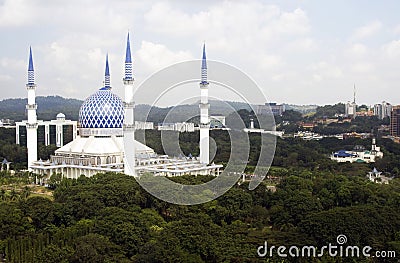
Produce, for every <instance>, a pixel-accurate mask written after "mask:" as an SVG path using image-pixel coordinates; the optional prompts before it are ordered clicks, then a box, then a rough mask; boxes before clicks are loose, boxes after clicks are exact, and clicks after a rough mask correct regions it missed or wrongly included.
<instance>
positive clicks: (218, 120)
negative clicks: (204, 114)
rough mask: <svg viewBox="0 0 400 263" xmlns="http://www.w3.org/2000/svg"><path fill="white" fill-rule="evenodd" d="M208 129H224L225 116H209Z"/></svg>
mask: <svg viewBox="0 0 400 263" xmlns="http://www.w3.org/2000/svg"><path fill="white" fill-rule="evenodd" d="M210 127H211V128H223V127H225V116H222V115H214V116H210Z"/></svg>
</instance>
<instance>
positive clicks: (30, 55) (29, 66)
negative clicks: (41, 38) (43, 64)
mask: <svg viewBox="0 0 400 263" xmlns="http://www.w3.org/2000/svg"><path fill="white" fill-rule="evenodd" d="M28 71H33V59H32V47H29V65H28Z"/></svg>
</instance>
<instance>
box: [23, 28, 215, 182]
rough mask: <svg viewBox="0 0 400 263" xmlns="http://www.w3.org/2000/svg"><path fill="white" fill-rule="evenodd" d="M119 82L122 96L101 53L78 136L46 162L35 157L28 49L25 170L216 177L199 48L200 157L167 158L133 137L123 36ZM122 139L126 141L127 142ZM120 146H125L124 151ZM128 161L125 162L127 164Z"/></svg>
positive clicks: (128, 57)
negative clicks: (99, 80)
mask: <svg viewBox="0 0 400 263" xmlns="http://www.w3.org/2000/svg"><path fill="white" fill-rule="evenodd" d="M125 55H126V56H125V76H124V78H123V84H124V89H125V91H124V92H125V98H124V100H122V99H121V98H119V97H118V96H117V95H115V94H114V93H113V92H112V88H111V82H110V70H109V62H108V56H107V57H106V66H105V79H104V87H101V88H100V89H99V90H97V91H96V92H95V93H94V94H92V95H91V96H89V97H88V98H87V99H86V100H85V101H84V103H83V104H82V106H81V107H80V110H79V127H78V130H79V135H78V136H76V138H74V140H73V141H71V142H69V143H68V144H66V145H63V146H62V147H60V148H59V149H57V150H56V151H55V153H54V155H52V156H51V157H50V159H49V160H38V159H37V128H38V123H39V122H38V120H37V117H36V109H37V105H36V103H35V96H36V95H35V91H36V84H35V80H34V68H33V58H32V50H31V49H30V53H29V65H28V84H27V85H26V88H27V91H28V104H27V106H26V108H27V111H28V120H27V122H26V130H27V148H28V169H29V171H31V172H33V173H35V174H38V175H41V177H43V178H48V177H49V176H51V175H52V174H54V173H59V174H61V175H62V176H63V177H66V178H78V177H79V176H81V175H85V176H87V177H91V176H93V175H94V174H97V173H104V172H117V173H125V174H127V175H131V176H140V175H141V174H143V173H152V174H154V175H155V176H180V175H185V174H190V175H200V174H201V175H219V174H220V170H221V168H222V165H217V164H214V163H211V164H210V163H209V125H210V123H209V116H208V108H209V104H208V82H207V62H206V53H205V46H203V58H202V65H201V82H200V91H201V102H200V116H201V124H200V141H199V145H200V157H198V158H197V157H185V156H180V157H171V156H167V155H159V154H157V153H155V151H154V150H153V149H151V148H150V147H148V146H146V145H145V144H142V143H140V142H138V141H136V140H135V139H134V134H135V121H134V108H135V104H134V98H133V87H134V78H133V73H132V57H131V49H130V40H129V34H128V38H127V45H126V54H125ZM126 142H130V143H129V144H127V143H126ZM125 147H129V151H126V148H125ZM128 163H129V164H130V165H128Z"/></svg>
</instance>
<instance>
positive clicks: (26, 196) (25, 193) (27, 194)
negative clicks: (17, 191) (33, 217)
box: [21, 186, 31, 200]
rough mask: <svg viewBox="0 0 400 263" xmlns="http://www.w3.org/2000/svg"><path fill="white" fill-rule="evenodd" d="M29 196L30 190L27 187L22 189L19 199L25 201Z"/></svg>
mask: <svg viewBox="0 0 400 263" xmlns="http://www.w3.org/2000/svg"><path fill="white" fill-rule="evenodd" d="M30 195H31V188H30V187H28V186H25V187H24V189H22V193H21V197H22V198H23V199H24V200H26V199H28V197H29V196H30Z"/></svg>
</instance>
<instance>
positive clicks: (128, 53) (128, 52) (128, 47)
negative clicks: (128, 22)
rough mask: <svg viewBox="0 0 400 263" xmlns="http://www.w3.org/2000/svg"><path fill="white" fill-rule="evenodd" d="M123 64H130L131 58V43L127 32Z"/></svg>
mask: <svg viewBox="0 0 400 263" xmlns="http://www.w3.org/2000/svg"><path fill="white" fill-rule="evenodd" d="M125 63H132V56H131V42H130V40H129V32H128V37H127V40H126V56H125Z"/></svg>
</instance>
